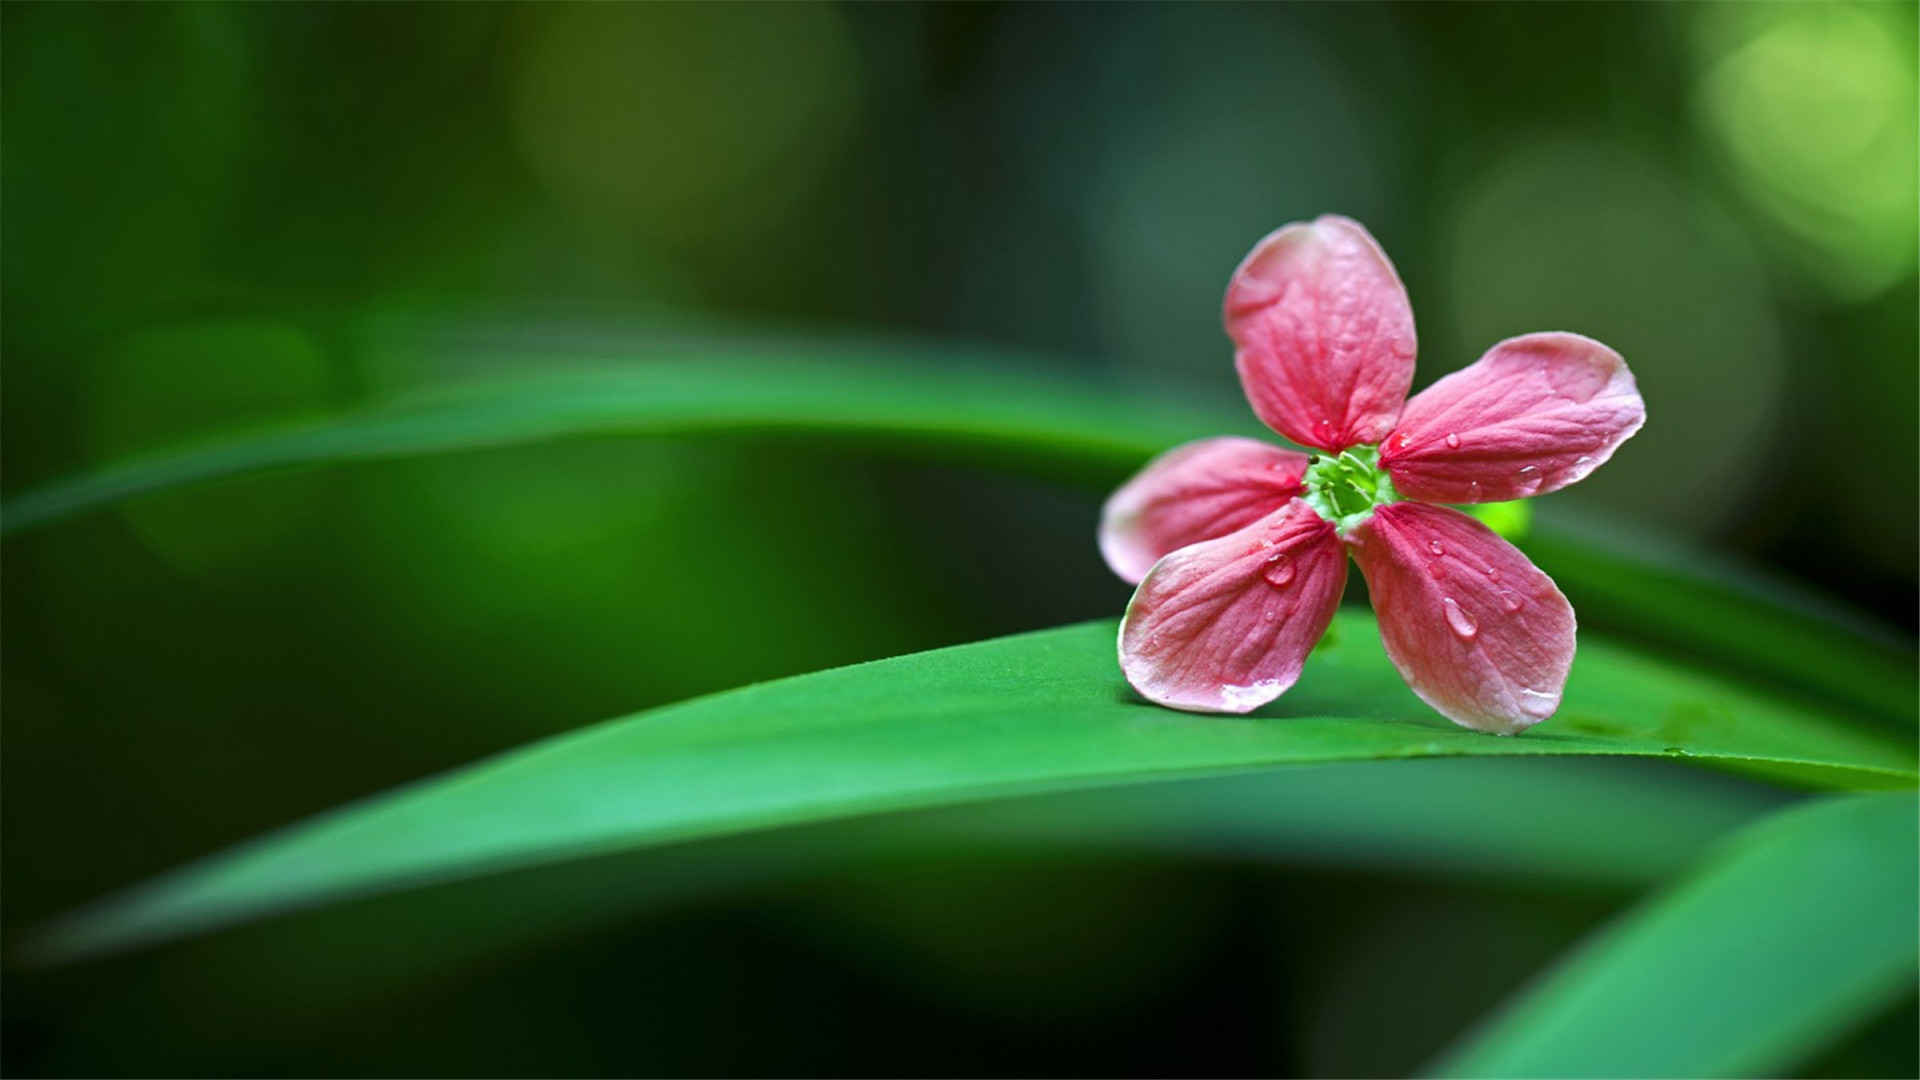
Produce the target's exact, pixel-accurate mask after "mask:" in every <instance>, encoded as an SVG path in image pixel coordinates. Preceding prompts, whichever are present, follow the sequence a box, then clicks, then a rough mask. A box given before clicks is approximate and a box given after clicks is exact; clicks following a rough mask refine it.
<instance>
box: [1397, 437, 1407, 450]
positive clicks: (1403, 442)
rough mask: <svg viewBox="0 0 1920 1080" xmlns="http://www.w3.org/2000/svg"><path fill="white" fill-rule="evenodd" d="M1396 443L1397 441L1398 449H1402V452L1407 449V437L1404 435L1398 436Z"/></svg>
mask: <svg viewBox="0 0 1920 1080" xmlns="http://www.w3.org/2000/svg"><path fill="white" fill-rule="evenodd" d="M1398 441H1399V443H1400V449H1402V450H1405V449H1406V448H1407V437H1406V435H1404V434H1402V435H1400V436H1398Z"/></svg>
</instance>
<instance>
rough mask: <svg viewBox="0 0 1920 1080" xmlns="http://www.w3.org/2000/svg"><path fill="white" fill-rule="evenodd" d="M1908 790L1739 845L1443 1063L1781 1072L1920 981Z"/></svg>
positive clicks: (1842, 802) (1523, 1070) (1448, 1068)
mask: <svg viewBox="0 0 1920 1080" xmlns="http://www.w3.org/2000/svg"><path fill="white" fill-rule="evenodd" d="M1916 813H1920V804H1916V801H1915V798H1914V796H1912V795H1910V794H1897V795H1896V794H1887V795H1865V796H1851V797H1835V798H1829V799H1823V800H1820V801H1818V802H1815V803H1812V804H1809V805H1806V806H1801V807H1796V808H1794V809H1791V810H1786V811H1782V812H1781V813H1779V814H1777V815H1775V816H1773V817H1771V818H1768V819H1766V820H1763V821H1761V822H1760V823H1758V824H1755V825H1753V826H1750V827H1749V828H1748V829H1746V830H1745V831H1743V832H1741V833H1739V834H1737V835H1736V836H1735V838H1734V839H1733V840H1732V842H1731V843H1729V844H1728V845H1727V846H1726V848H1725V849H1724V850H1722V851H1721V852H1720V853H1719V855H1718V856H1717V857H1715V858H1714V859H1712V860H1711V861H1710V862H1708V863H1707V865H1705V866H1704V867H1702V868H1701V869H1700V870H1699V871H1698V872H1697V873H1695V874H1694V875H1692V876H1691V877H1689V878H1687V879H1685V880H1683V881H1682V882H1680V883H1679V884H1678V885H1676V886H1674V887H1673V888H1671V889H1669V890H1667V891H1666V892H1665V893H1663V894H1662V895H1660V896H1658V897H1656V898H1654V899H1652V900H1650V901H1648V902H1647V903H1645V904H1643V905H1642V906H1641V907H1639V908H1638V909H1637V910H1635V911H1633V912H1630V913H1629V914H1628V915H1626V916H1625V917H1624V918H1622V919H1621V920H1620V921H1619V922H1618V923H1616V924H1615V925H1613V926H1611V927H1609V928H1607V929H1605V930H1603V931H1601V932H1600V933H1599V934H1598V935H1597V936H1596V937H1595V938H1594V939H1593V940H1592V941H1591V942H1589V943H1588V944H1587V945H1585V946H1583V947H1582V948H1581V949H1580V950H1579V951H1578V952H1577V953H1576V954H1575V955H1574V956H1573V957H1572V958H1571V959H1569V960H1568V961H1567V962H1566V963H1565V964H1564V965H1562V966H1561V967H1560V968H1558V969H1556V970H1555V971H1553V972H1552V973H1551V974H1550V975H1548V976H1547V977H1546V978H1545V979H1544V980H1543V981H1542V982H1541V983H1540V984H1539V985H1537V986H1535V987H1533V988H1532V989H1531V990H1529V991H1528V992H1526V993H1525V994H1523V995H1522V996H1521V997H1520V998H1519V1000H1518V1001H1517V1002H1515V1003H1514V1004H1513V1005H1511V1006H1510V1007H1508V1008H1507V1009H1506V1010H1505V1011H1503V1012H1502V1013H1501V1014H1499V1015H1498V1016H1497V1017H1496V1018H1495V1019H1494V1020H1493V1022H1492V1023H1491V1024H1490V1025H1489V1026H1488V1027H1487V1029H1486V1030H1484V1031H1482V1032H1480V1033H1478V1034H1477V1035H1475V1036H1474V1037H1473V1038H1472V1039H1471V1040H1470V1041H1469V1042H1468V1043H1467V1044H1466V1045H1465V1046H1464V1047H1462V1048H1460V1049H1458V1050H1456V1051H1454V1052H1453V1053H1450V1054H1449V1055H1447V1057H1446V1058H1445V1059H1444V1060H1443V1061H1442V1062H1441V1063H1440V1065H1439V1071H1440V1073H1441V1074H1443V1075H1450V1076H1752V1075H1776V1074H1779V1073H1782V1072H1788V1071H1791V1070H1792V1069H1793V1067H1794V1066H1795V1065H1797V1064H1799V1063H1800V1062H1802V1061H1804V1060H1806V1059H1807V1058H1808V1057H1809V1056H1811V1055H1812V1054H1814V1053H1815V1052H1817V1051H1819V1050H1820V1049H1822V1048H1823V1047H1824V1046H1825V1045H1826V1044H1827V1043H1828V1042H1829V1041H1831V1040H1832V1039H1834V1038H1835V1037H1837V1036H1839V1035H1841V1034H1844V1033H1845V1031H1846V1030H1847V1029H1848V1027H1850V1026H1851V1025H1854V1024H1857V1023H1859V1022H1861V1021H1862V1020H1864V1019H1866V1018H1867V1017H1868V1016H1870V1015H1871V1014H1872V1013H1873V1012H1875V1011H1877V1010H1878V1009H1880V1008H1884V1007H1886V1006H1887V1005H1888V1004H1891V1003H1892V1002H1893V1001H1895V1000H1897V999H1898V998H1899V997H1900V996H1902V995H1904V994H1907V993H1910V992H1912V990H1913V986H1914V977H1915V955H1916V951H1917V950H1920V933H1916V930H1915V927H1916V925H1917V923H1916V919H1917V917H1920V894H1917V893H1916V886H1915V881H1916V878H1920V858H1917V857H1916V854H1915V853H1916V848H1920V834H1917V830H1916Z"/></svg>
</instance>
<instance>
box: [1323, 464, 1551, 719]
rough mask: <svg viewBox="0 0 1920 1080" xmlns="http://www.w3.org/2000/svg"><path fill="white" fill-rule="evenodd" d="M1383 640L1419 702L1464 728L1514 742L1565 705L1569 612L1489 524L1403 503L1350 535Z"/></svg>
mask: <svg viewBox="0 0 1920 1080" xmlns="http://www.w3.org/2000/svg"><path fill="white" fill-rule="evenodd" d="M1348 543H1349V544H1351V545H1352V550H1353V558H1354V561H1355V562H1358V563H1359V564H1360V572H1361V573H1362V574H1364V575H1366V579H1367V588H1368V590H1369V591H1371V592H1372V594H1373V610H1374V613H1375V614H1376V615H1378V616H1379V617H1380V640H1381V641H1382V642H1383V643H1385V645H1386V647H1387V656H1388V657H1389V658H1391V659H1392V660H1393V666H1394V667H1396V668H1399V669H1400V677H1401V678H1403V679H1405V680H1407V685H1408V686H1410V687H1412V688H1413V692H1414V693H1416V694H1418V695H1420V699H1421V700H1422V701H1425V702H1426V703H1427V704H1429V705H1431V706H1433V707H1434V708H1435V709H1436V710H1438V711H1439V712H1440V713H1441V715H1443V716H1445V717H1447V719H1449V720H1452V721H1453V722H1454V723H1456V724H1459V725H1461V726H1462V727H1470V728H1474V729H1476V730H1479V731H1489V732H1492V733H1494V734H1496V735H1513V734H1517V733H1519V732H1521V731H1524V730H1525V729H1527V728H1529V727H1531V726H1533V725H1534V724H1537V723H1539V722H1540V721H1542V720H1544V719H1546V718H1547V717H1549V716H1552V715H1553V711H1554V710H1555V709H1557V708H1559V707H1560V691H1561V690H1562V688H1564V687H1565V686H1566V682H1567V669H1568V668H1569V667H1571V666H1572V664H1573V631H1574V624H1573V607H1572V606H1571V605H1569V604H1568V603H1567V598H1566V597H1564V596H1562V595H1560V590H1559V589H1558V588H1556V587H1555V586H1554V584H1553V579H1552V578H1550V577H1548V576H1547V575H1545V574H1543V573H1541V572H1540V570H1539V568H1538V567H1536V566H1534V565H1533V564H1532V563H1531V562H1528V561H1527V557H1526V556H1525V555H1522V554H1520V552H1519V551H1518V550H1516V549H1515V548H1514V546H1513V545H1512V544H1509V543H1507V542H1506V541H1505V540H1502V539H1500V538H1499V537H1498V536H1496V535H1494V533H1493V531H1492V530H1490V529H1488V528H1487V527H1486V526H1485V525H1482V524H1480V523H1479V522H1477V521H1475V520H1473V519H1472V518H1470V517H1468V516H1466V515H1465V514H1462V513H1460V512H1459V511H1458V510H1450V509H1447V508H1446V507H1444V506H1427V505H1425V504H1423V503H1411V502H1399V503H1391V504H1388V505H1386V506H1382V507H1380V508H1379V509H1377V510H1375V511H1374V513H1373V517H1371V518H1369V519H1368V520H1367V521H1366V522H1365V523H1364V524H1362V525H1361V526H1360V527H1359V528H1357V529H1355V530H1353V532H1352V534H1351V535H1350V536H1349V537H1348Z"/></svg>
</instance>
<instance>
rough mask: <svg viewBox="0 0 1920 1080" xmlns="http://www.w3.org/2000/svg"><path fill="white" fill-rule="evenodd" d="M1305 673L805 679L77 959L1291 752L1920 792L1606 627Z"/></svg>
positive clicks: (299, 835)
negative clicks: (1278, 686)
mask: <svg viewBox="0 0 1920 1080" xmlns="http://www.w3.org/2000/svg"><path fill="white" fill-rule="evenodd" d="M1335 629H1336V633H1335V635H1334V640H1333V642H1332V644H1330V645H1328V646H1327V647H1325V648H1322V649H1320V650H1318V651H1316V653H1315V656H1314V659H1313V661H1312V662H1311V663H1310V665H1309V666H1308V669H1307V672H1306V675H1305V676H1304V677H1303V679H1302V680H1301V683H1300V685H1299V686H1297V687H1295V688H1294V690H1293V691H1291V692H1290V693H1289V694H1287V695H1286V696H1285V697H1284V698H1282V699H1281V700H1280V701H1279V702H1277V703H1275V704H1274V705H1272V706H1269V707H1268V708H1267V709H1265V710H1263V711H1262V712H1261V713H1259V714H1256V715H1254V716H1251V717H1246V718H1235V717H1220V716H1197V715H1192V714H1187V713H1179V712H1174V711H1171V710H1166V709H1161V708H1158V707H1155V706H1151V705H1147V704H1145V703H1143V702H1141V701H1140V700H1139V699H1137V698H1136V697H1135V696H1134V695H1133V694H1132V692H1131V691H1130V690H1128V689H1127V687H1126V685H1125V684H1124V683H1123V682H1122V680H1121V678H1120V675H1119V672H1118V670H1117V668H1116V666H1115V664H1114V662H1113V639H1114V624H1113V623H1112V622H1107V621H1102V622H1094V623H1084V624H1081V625H1077V626H1070V627H1064V628H1061V629H1056V630H1048V631H1041V632H1038V633H1032V634H1023V635H1017V636H1014V637H1009V638H1000V639H997V640H993V641H987V642H980V643H977V644H972V645H963V646H958V647H955V648H950V649H940V650H936V651H933V652H926V653H917V654H914V655H911V656H904V657H898V658H895V659H892V660H883V661H876V662H873V663H869V664H860V665H855V666H853V667H846V668H838V669H835V670H832V671H825V672H818V673H815V674H811V675H803V676H798V677H795V678H791V679H784V680H780V681H777V682H772V683H766V684H763V685H760V686H751V687H746V688H743V689H740V690H733V691H728V692H726V693H722V694H717V695H713V696H710V697H705V698H699V699H695V700H693V701H689V702H685V703H682V704H679V705H673V706H669V707H666V708H662V709H655V710H652V711H649V712H645V713H640V714H638V715H636V716H633V717H629V718H627V719H624V720H617V721H612V722H609V723H605V724H601V725H597V726H595V727H592V728H589V729H586V730H583V731H580V732H576V733H572V734H569V735H565V736H561V737H559V738H554V739H549V740H545V741H542V742H539V743H535V744H533V745H531V746H529V747H526V748H524V749H522V750H519V751H515V752H512V753H509V754H506V755H503V756H501V757H498V758H495V759H493V760H491V761H486V762H482V763H480V764H478V765H475V766H471V767H469V768H466V769H461V770H457V771H455V772H453V773H451V774H448V775H446V776H443V777H440V778H438V779H434V780H430V781H425V782H422V783H420V784H418V785H415V786H412V787H410V788H406V789H403V790H401V791H399V792H396V793H394V794H391V795H388V796H384V797H381V798H377V799H374V800H372V801H370V802H367V803H365V804H362V805H359V806H355V807H350V808H347V809H345V810H341V811H338V812H336V813H333V814H329V815H325V816H323V817H321V818H319V819H317V820H315V821H313V822H310V823H308V824H305V825H301V826H296V827H294V828H292V829H290V830H288V831H287V832H284V833H281V834H279V835H277V836H273V837H269V838H266V839H264V840H262V841H259V842H257V843H255V844H252V845H249V846H247V847H245V848H242V849H241V850H239V851H237V852H235V853H233V854H230V855H227V856H223V857H219V858H216V859H213V860H212V861H210V862H207V863H204V864H202V865H200V866H197V867H192V868H189V869H187V870H185V871H184V872H182V873H179V874H177V875H176V876H173V877H171V878H167V879H164V880H161V881H159V882H157V883H154V884H152V885H150V886H148V887H146V888H144V889H141V890H138V891H136V892H135V893H133V894H131V895H129V896H127V897H124V898H122V899H118V900H112V901H109V902H107V903H106V904H105V905H104V906H102V907H99V908H96V909H94V910H92V911H89V912H85V913H82V914H80V915H78V916H77V917H75V918H73V919H71V920H70V921H68V922H66V923H65V924H64V925H62V926H60V927H59V928H57V929H56V930H55V931H54V933H53V935H52V937H51V938H50V939H48V941H47V942H46V946H45V947H46V949H47V950H48V951H50V952H51V953H53V954H57V955H76V954H81V953H86V952H93V951H98V950H105V949H112V948H116V947H122V946H125V945H129V944H134V943H137V942H140V941H145V940H154V939H161V938H166V937H172V936H176V935H178V934H181V933H185V932H188V931H192V930H195V929H203V928H209V927H213V926H217V925H221V924H224V923H229V922H234V921H239V920H242V919H247V918H252V917H256V916H259V915H262V914H266V913H269V912H273V911H278V910H284V909H288V908H295V907H301V906H306V905H310V904H314V903H319V902H323V901H325V900H328V899H332V898H337V897H340V896H344V895H350V894H356V893H366V892H375V891H384V890H388V889H392V888H395V887H398V886H402V885H409V884H419V883H426V882H432V881H444V880H451V879H457V878H461V877H468V876H472V875H474V874H478V873H484V872H490V871H495V870H500V869H506V868H510V867H515V866H527V865H533V864H538V863H542V862H550V861H554V860H558V859H566V858H574V857H579V856H586V855H594V854H603V853H610V852H614V851H618V850H621V849H625V848H636V847H644V846H650V845H658V844H662V843H667V842H671V841H676V840H688V839H694V838H698V837H709V836H722V835H726V834H730V833H739V832H744V831H748V830H752V829H760V828H767V827H770V826H779V825H795V824H802V823H807V822H816V821H827V820H832V819H837V818H844V817H848V816H852V815H857V814H863V813H872V812H878V811H887V810H901V809H909V808H914V807H927V806H937V805H944V804H950V803H955V802H960V801H965V800H973V799H983V798H990V797H996V796H1006V795H1013V794H1020V793H1026V792H1036V791H1043V790H1061V789H1073V788H1085V787H1097V786H1105V785H1112V784H1119V783H1127V782H1134V781H1141V780H1151V779H1168V778H1175V777H1179V776H1182V775H1195V774H1205V773H1218V772H1228V771H1235V770H1243V769H1249V768H1255V767H1261V766H1271V765H1279V764H1288V763H1308V762H1329V761H1351V760H1364V759H1377V758H1410V757H1437V756H1448V755H1466V754H1482V755H1503V754H1630V755H1647V756H1668V757H1677V758H1692V759H1699V760H1703V761H1708V762H1716V763H1725V764H1747V765H1757V766H1767V767H1772V768H1780V769H1803V770H1807V773H1806V778H1807V779H1809V780H1818V781H1825V782H1834V783H1840V784H1846V785H1851V786H1866V787H1892V786H1906V785H1909V784H1911V783H1913V782H1914V779H1915V774H1914V762H1913V756H1912V753H1911V752H1910V751H1909V750H1908V749H1906V748H1904V747H1902V746H1899V745H1897V744H1895V743H1893V742H1890V741H1887V740H1883V739H1881V738H1878V737H1875V736H1873V735H1870V734H1867V733H1865V732H1862V731H1858V730H1853V729H1849V728H1848V727H1846V726H1845V725H1844V724H1841V723H1839V722H1836V721H1834V720H1833V719H1831V718H1829V717H1826V716H1822V715H1820V714H1817V713H1812V712H1808V711H1805V710H1803V709H1799V708H1795V707H1791V706H1788V705H1784V704H1781V703H1779V702H1776V701H1772V700H1769V699H1768V698H1765V697H1763V696H1760V695H1757V694H1755V693H1753V692H1751V691H1748V690H1744V689H1742V688H1740V687H1737V686H1735V685H1732V684H1729V683H1726V682H1723V681H1720V680H1716V679H1714V678H1711V677H1708V676H1704V675H1700V674H1696V673H1693V672H1688V671H1685V670H1683V669H1681V668H1678V667H1676V666H1674V665H1672V664H1671V663H1668V662H1665V661H1662V660H1658V659H1655V658H1652V657H1648V656H1644V655H1640V654H1636V653H1633V652H1630V651H1627V650H1625V649H1622V648H1619V647H1617V646H1613V645H1609V644H1607V643H1605V642H1601V641H1596V640H1594V638H1593V636H1592V635H1589V636H1588V638H1587V640H1585V641H1584V642H1582V646H1581V650H1580V654H1579V658H1578V660H1577V661H1576V663H1575V667H1574V672H1573V676H1572V679H1571V681H1570V683H1569V686H1568V691H1567V695H1566V698H1565V700H1564V703H1563V705H1562V707H1561V711H1560V713H1559V715H1558V716H1557V717H1556V718H1555V719H1554V720H1553V721H1552V722H1550V723H1548V724H1545V725H1543V726H1542V728H1539V729H1535V730H1534V731H1531V732H1529V733H1527V734H1526V735H1525V736H1522V737H1519V738H1496V737H1492V736H1487V735H1480V734H1477V733H1474V732H1470V731H1467V730H1464V729H1461V728H1458V727H1455V726H1453V725H1451V724H1449V723H1447V722H1446V721H1445V720H1443V719H1441V718H1440V717H1438V716H1437V715H1435V714H1433V713H1432V712H1431V711H1429V710H1427V709H1426V708H1425V707H1423V706H1422V705H1421V704H1420V703H1419V702H1418V700H1417V699H1415V698H1414V697H1413V695H1412V693H1411V692H1410V691H1408V690H1407V689H1406V687H1405V686H1404V685H1403V684H1402V683H1401V681H1400V678H1399V676H1398V674H1397V673H1396V672H1395V671H1394V670H1393V668H1392V666H1391V665H1390V664H1389V663H1388V662H1387V659H1386V656H1385V654H1384V652H1382V650H1381V648H1380V646H1379V643H1378V638H1377V632H1376V630H1375V627H1374V625H1373V622H1372V619H1371V617H1370V616H1367V615H1364V614H1360V613H1345V614H1342V615H1341V616H1339V617H1338V619H1337V620H1336V623H1335Z"/></svg>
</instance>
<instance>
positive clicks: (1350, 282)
mask: <svg viewBox="0 0 1920 1080" xmlns="http://www.w3.org/2000/svg"><path fill="white" fill-rule="evenodd" d="M1225 314H1226V324H1227V336H1228V337H1230V338H1232V339H1233V343H1234V345H1235V347H1236V351H1235V353H1234V366H1236V367H1237V368H1239V370H1240V385H1241V386H1242V387H1244V388H1245V389H1246V392H1247V400H1248V401H1249V402H1251V403H1252V404H1253V411H1254V412H1255V413H1257V414H1259V416H1260V419H1261V420H1263V421H1265V422H1266V424H1267V426H1268V427H1270V428H1272V429H1273V430H1275V431H1277V432H1279V433H1280V434H1282V435H1285V436H1286V437H1287V438H1289V439H1292V440H1293V441H1294V442H1297V443H1299V444H1300V445H1302V446H1316V447H1319V448H1321V449H1323V450H1334V451H1339V450H1344V449H1346V448H1347V447H1349V446H1353V445H1355V444H1356V443H1377V442H1379V441H1380V440H1381V439H1383V438H1386V436H1387V432H1389V431H1391V430H1393V421H1394V419H1395V418H1396V417H1398V416H1399V415H1400V406H1401V404H1402V403H1404V402H1405V401H1406V399H1407V388H1408V387H1409V386H1411V385H1413V354H1414V336H1413V309H1412V307H1410V306H1409V305H1408V303H1407V291H1406V289H1404V288H1403V287H1401V285H1400V278H1399V277H1398V275H1396V274H1395V273H1394V272H1393V264H1392V263H1390V262H1388V261H1387V256H1386V253H1385V252H1383V251H1381V250H1380V245H1379V244H1377V243H1375V242H1374V239H1373V237H1372V236H1370V235H1368V233H1367V230H1366V229H1365V228H1363V227H1361V225H1360V223H1359V222H1357V221H1350V220H1348V219H1346V218H1343V217H1334V216H1332V215H1328V216H1325V217H1321V218H1319V219H1318V220H1316V221H1314V222H1312V223H1311V224H1308V223H1298V222H1297V223H1295V224H1292V225H1287V226H1284V227H1282V228H1280V229H1278V230H1276V231H1274V232H1273V233H1271V234H1269V235H1268V236H1267V238H1266V239H1264V240H1262V241H1260V243H1259V244H1257V245H1255V246H1254V249H1253V251H1252V252H1250V253H1249V254H1248V255H1247V257H1246V259H1245V260H1243V261H1242V262H1241V263H1240V268H1239V269H1238V270H1235V271H1234V272H1233V280H1232V281H1231V282H1229V283H1228V285H1227V302H1226V313H1225Z"/></svg>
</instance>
